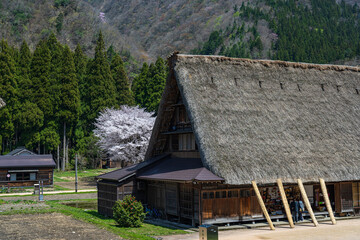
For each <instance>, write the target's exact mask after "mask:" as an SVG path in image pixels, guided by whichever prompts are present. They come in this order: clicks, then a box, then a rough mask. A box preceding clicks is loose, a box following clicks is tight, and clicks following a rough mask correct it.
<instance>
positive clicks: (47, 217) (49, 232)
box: [0, 213, 121, 240]
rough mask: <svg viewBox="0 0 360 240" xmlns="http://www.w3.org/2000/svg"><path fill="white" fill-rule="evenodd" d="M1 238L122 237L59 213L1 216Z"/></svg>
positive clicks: (56, 239)
mask: <svg viewBox="0 0 360 240" xmlns="http://www.w3.org/2000/svg"><path fill="white" fill-rule="evenodd" d="M0 226H1V228H0V239H1V240H5V239H6V240H13V239H36V240H43V239H55V240H60V239H61V240H63V239H69V240H70V239H71V240H73V239H80V240H87V239H100V240H102V239H104V240H105V239H106V240H109V239H121V238H120V237H119V236H116V235H115V234H113V233H110V232H108V231H106V230H104V229H99V228H97V227H95V226H94V225H92V224H89V223H84V222H81V221H79V220H75V219H73V218H71V217H69V216H65V215H62V214H59V213H51V214H33V215H4V216H0Z"/></svg>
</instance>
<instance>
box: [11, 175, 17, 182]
mask: <svg viewBox="0 0 360 240" xmlns="http://www.w3.org/2000/svg"><path fill="white" fill-rule="evenodd" d="M10 181H16V173H12V174H11V175H10Z"/></svg>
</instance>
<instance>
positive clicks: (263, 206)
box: [251, 181, 275, 230]
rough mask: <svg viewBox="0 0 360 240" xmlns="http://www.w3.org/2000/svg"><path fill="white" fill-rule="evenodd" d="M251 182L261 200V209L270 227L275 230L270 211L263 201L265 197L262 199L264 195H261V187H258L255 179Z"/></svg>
mask: <svg viewBox="0 0 360 240" xmlns="http://www.w3.org/2000/svg"><path fill="white" fill-rule="evenodd" d="M251 184H252V186H253V188H254V190H255V193H256V197H257V199H258V201H259V204H260V207H261V210H262V212H263V213H264V216H265V218H266V220H267V222H268V223H269V225H270V229H271V230H275V228H274V225H273V223H272V221H271V219H270V216H269V213H268V212H267V210H266V207H265V204H264V201H263V199H262V197H261V195H260V191H259V189H258V187H257V185H256V182H255V181H251Z"/></svg>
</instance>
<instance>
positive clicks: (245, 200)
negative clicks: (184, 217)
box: [201, 189, 262, 220]
mask: <svg viewBox="0 0 360 240" xmlns="http://www.w3.org/2000/svg"><path fill="white" fill-rule="evenodd" d="M201 193H202V195H201V196H202V197H201V205H202V219H204V220H205V219H212V218H220V217H240V216H253V217H255V216H262V212H261V208H260V205H259V203H258V201H257V199H256V196H254V193H253V190H251V189H227V190H203V191H202V192H201Z"/></svg>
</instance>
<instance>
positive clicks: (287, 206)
mask: <svg viewBox="0 0 360 240" xmlns="http://www.w3.org/2000/svg"><path fill="white" fill-rule="evenodd" d="M276 182H277V185H278V187H279V192H280V196H281V200H282V202H283V205H284V208H285V213H286V217H287V219H288V221H289V225H290V227H291V228H294V227H295V226H294V222H293V219H292V216H291V211H290V207H289V203H288V201H287V199H286V194H285V191H284V186H283V184H282V181H281V179H280V178H279V179H278V180H277V181H276Z"/></svg>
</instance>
